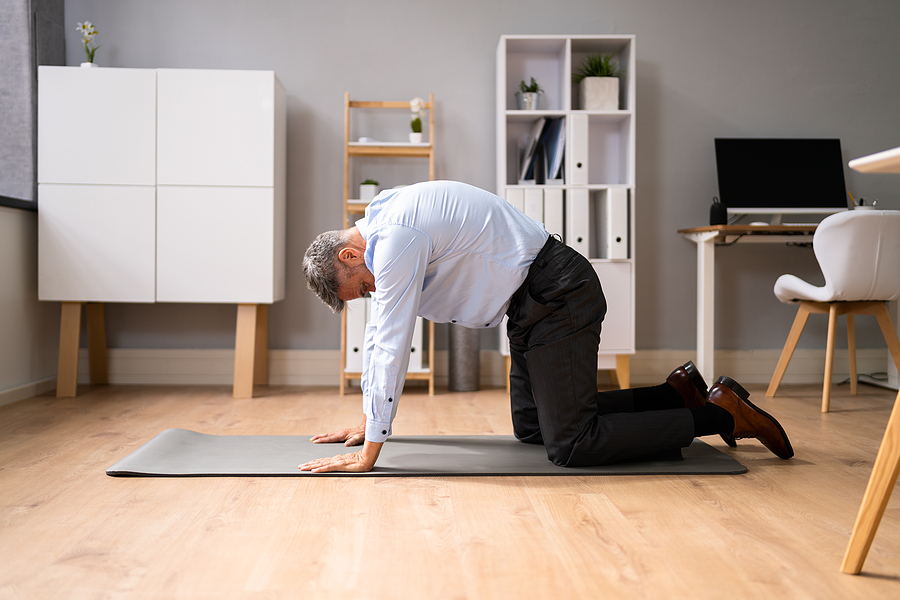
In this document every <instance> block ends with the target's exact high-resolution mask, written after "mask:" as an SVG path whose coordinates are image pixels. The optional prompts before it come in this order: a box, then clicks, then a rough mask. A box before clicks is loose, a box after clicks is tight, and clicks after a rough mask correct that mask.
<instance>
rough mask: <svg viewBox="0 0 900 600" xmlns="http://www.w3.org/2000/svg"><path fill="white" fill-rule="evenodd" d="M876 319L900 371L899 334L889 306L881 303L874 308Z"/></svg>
mask: <svg viewBox="0 0 900 600" xmlns="http://www.w3.org/2000/svg"><path fill="white" fill-rule="evenodd" d="M874 313H875V318H876V319H878V326H879V327H880V328H881V335H883V336H884V341H885V342H887V347H888V350H890V352H891V358H893V359H894V364H895V365H896V366H897V370H898V371H900V340H898V339H897V332H896V331H895V330H894V323H893V322H892V321H891V315H890V313H889V312H888V309H887V305H886V304H885V303H883V302H879V303H878V304H876V305H875V307H874Z"/></svg>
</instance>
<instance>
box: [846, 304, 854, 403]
mask: <svg viewBox="0 0 900 600" xmlns="http://www.w3.org/2000/svg"><path fill="white" fill-rule="evenodd" d="M847 353H848V354H849V355H850V394H851V395H852V396H855V395H856V326H855V325H854V323H853V315H852V314H850V313H848V314H847Z"/></svg>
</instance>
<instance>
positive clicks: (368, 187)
mask: <svg viewBox="0 0 900 600" xmlns="http://www.w3.org/2000/svg"><path fill="white" fill-rule="evenodd" d="M377 195H378V186H377V185H374V184H371V183H366V184H361V185H360V186H359V199H360V200H363V201H365V202H371V201H372V199H373V198H375V196H377Z"/></svg>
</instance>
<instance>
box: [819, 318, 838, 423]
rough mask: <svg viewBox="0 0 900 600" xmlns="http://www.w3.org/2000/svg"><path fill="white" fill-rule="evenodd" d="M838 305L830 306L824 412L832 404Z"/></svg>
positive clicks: (823, 397) (823, 390)
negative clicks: (832, 376) (832, 377)
mask: <svg viewBox="0 0 900 600" xmlns="http://www.w3.org/2000/svg"><path fill="white" fill-rule="evenodd" d="M837 319H838V305H837V304H836V303H832V304H831V306H829V307H828V341H827V342H825V344H826V346H825V381H824V382H823V383H822V412H823V413H827V412H828V409H829V408H830V406H831V374H832V373H833V372H834V337H835V334H836V332H837Z"/></svg>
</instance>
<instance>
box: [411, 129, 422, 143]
mask: <svg viewBox="0 0 900 600" xmlns="http://www.w3.org/2000/svg"><path fill="white" fill-rule="evenodd" d="M409 143H410V144H421V143H422V133H421V132H419V133H410V134H409Z"/></svg>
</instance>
